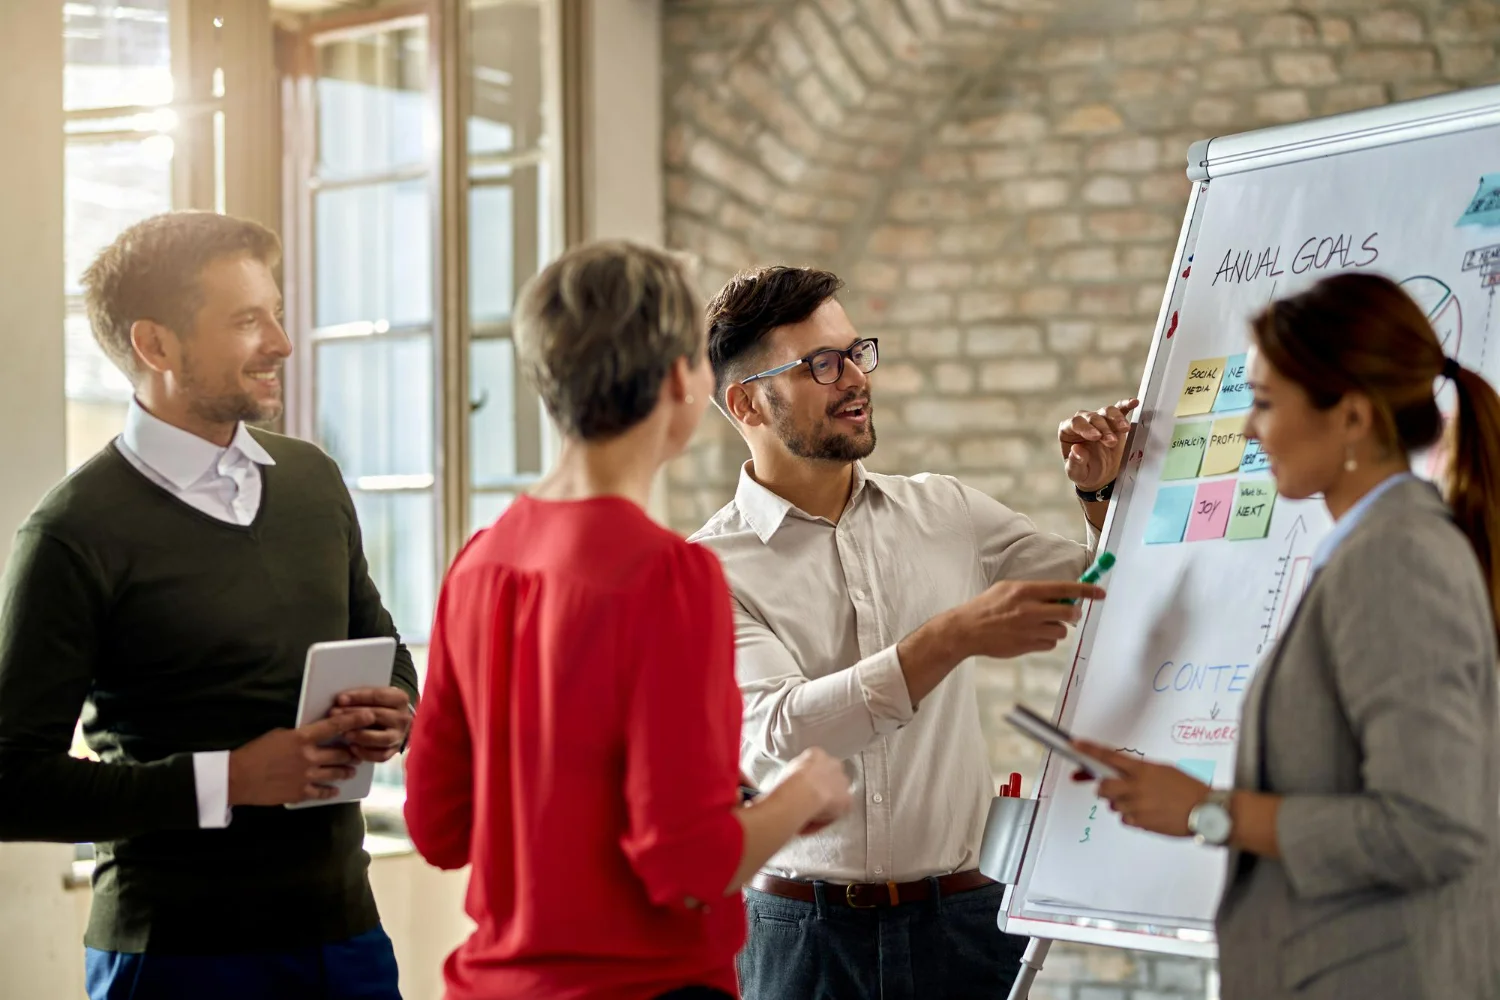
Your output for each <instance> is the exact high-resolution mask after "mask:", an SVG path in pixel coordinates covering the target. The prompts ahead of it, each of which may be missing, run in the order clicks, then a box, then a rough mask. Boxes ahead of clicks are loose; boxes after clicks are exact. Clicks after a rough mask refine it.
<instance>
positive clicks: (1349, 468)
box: [1344, 444, 1359, 472]
mask: <svg viewBox="0 0 1500 1000" xmlns="http://www.w3.org/2000/svg"><path fill="white" fill-rule="evenodd" d="M1357 468H1359V463H1358V462H1356V461H1355V460H1354V445H1352V444H1351V445H1350V446H1349V448H1348V450H1347V451H1345V452H1344V471H1345V472H1353V471H1354V470H1355V469H1357Z"/></svg>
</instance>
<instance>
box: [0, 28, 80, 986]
mask: <svg viewBox="0 0 1500 1000" xmlns="http://www.w3.org/2000/svg"><path fill="white" fill-rule="evenodd" d="M60 29H61V14H60V9H59V7H58V5H57V4H55V3H34V2H31V3H0V67H5V73H6V74H7V77H8V78H9V79H11V80H16V79H24V80H25V81H26V83H25V85H24V86H16V85H15V84H14V83H9V84H6V85H5V86H0V135H3V136H5V137H6V142H7V143H8V144H9V146H10V148H11V149H12V150H13V151H23V152H20V153H12V155H8V156H3V157H0V220H3V221H4V238H3V239H0V353H3V355H4V357H5V363H4V364H0V427H4V428H5V433H3V434H0V469H3V470H4V474H3V475H0V562H3V561H4V559H5V556H6V554H7V553H8V552H9V551H10V543H11V536H12V534H14V532H15V529H16V527H17V526H18V525H19V524H20V523H21V521H22V519H24V518H25V516H26V514H27V512H29V511H30V510H31V508H32V506H33V505H34V504H35V503H36V501H37V500H38V499H40V498H41V496H42V494H43V493H45V492H46V491H47V489H48V487H50V486H51V485H52V484H53V483H54V482H56V481H57V480H58V479H59V478H61V476H62V474H63V339H62V329H63V302H62V283H63V239H62V219H63V214H62V167H63V153H62V32H61V30H60ZM72 855H73V849H72V847H71V846H68V845H60V844H0V1000H12V998H14V1000H30V998H33V997H35V998H49V1000H50V998H51V997H56V996H62V997H69V996H77V995H81V993H82V989H83V970H82V963H81V961H80V959H81V956H82V952H81V950H80V946H79V945H78V943H77V938H76V937H75V936H74V935H73V926H74V923H75V920H74V916H73V901H72V900H71V899H69V898H68V896H67V895H66V894H65V893H64V892H63V889H62V876H63V874H64V873H65V872H66V871H67V870H68V862H69V861H70V860H71V859H72Z"/></svg>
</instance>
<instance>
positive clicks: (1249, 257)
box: [1210, 233, 1380, 285]
mask: <svg viewBox="0 0 1500 1000" xmlns="http://www.w3.org/2000/svg"><path fill="white" fill-rule="evenodd" d="M1379 235H1380V234H1379V233H1371V234H1370V235H1369V236H1366V237H1365V238H1364V242H1362V243H1360V244H1359V245H1358V246H1355V245H1354V237H1353V236H1352V235H1347V234H1341V235H1339V236H1310V237H1308V238H1307V240H1306V241H1305V242H1304V243H1303V244H1302V245H1301V246H1300V247H1298V248H1297V252H1296V253H1294V254H1292V255H1291V256H1290V258H1289V260H1288V261H1287V264H1288V265H1290V267H1291V270H1292V273H1293V274H1305V273H1307V272H1308V271H1323V270H1327V269H1328V268H1330V267H1332V268H1335V269H1336V270H1343V269H1344V268H1349V267H1369V266H1370V265H1371V264H1373V263H1375V262H1376V261H1377V260H1379V259H1380V251H1379V250H1378V249H1376V247H1375V237H1377V236H1379ZM1281 254H1282V248H1281V247H1279V246H1275V247H1265V248H1263V249H1259V250H1254V249H1252V250H1226V251H1224V260H1223V261H1222V262H1221V263H1220V264H1219V269H1218V270H1217V271H1215V272H1214V280H1213V281H1212V282H1210V284H1214V285H1217V284H1218V283H1219V282H1220V281H1221V280H1222V281H1223V282H1224V283H1225V284H1227V285H1239V284H1244V283H1247V282H1251V281H1258V280H1259V279H1261V278H1279V277H1280V276H1281V275H1283V274H1285V273H1286V268H1285V267H1283V266H1282V261H1281Z"/></svg>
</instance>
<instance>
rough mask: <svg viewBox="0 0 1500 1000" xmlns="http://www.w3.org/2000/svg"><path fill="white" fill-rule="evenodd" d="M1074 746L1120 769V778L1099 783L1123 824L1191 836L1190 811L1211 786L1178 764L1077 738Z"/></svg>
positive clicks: (1082, 777) (1085, 776) (1081, 776)
mask: <svg viewBox="0 0 1500 1000" xmlns="http://www.w3.org/2000/svg"><path fill="white" fill-rule="evenodd" d="M1073 745H1074V746H1075V747H1077V748H1078V749H1079V750H1081V751H1082V752H1083V753H1085V754H1087V755H1088V756H1090V757H1092V758H1094V759H1095V760H1097V761H1101V762H1102V763H1105V764H1108V765H1109V766H1110V767H1113V768H1114V769H1115V770H1116V771H1119V772H1120V777H1118V778H1106V779H1104V780H1102V781H1100V782H1099V796H1100V797H1101V798H1103V799H1106V800H1108V802H1109V807H1110V808H1111V809H1113V810H1114V811H1115V812H1117V813H1119V814H1120V821H1121V822H1122V823H1124V824H1125V825H1126V826H1133V827H1138V828H1139V829H1142V830H1150V831H1151V832H1152V833H1161V834H1165V835H1166V836H1168V837H1186V836H1188V834H1189V831H1188V813H1190V812H1192V811H1193V807H1194V806H1196V805H1198V804H1199V803H1201V802H1202V801H1203V800H1204V799H1205V798H1207V797H1208V793H1209V792H1210V791H1212V789H1211V788H1210V787H1209V786H1208V785H1205V784H1204V783H1203V782H1201V781H1199V780H1198V779H1197V778H1194V777H1192V776H1191V775H1189V774H1184V773H1183V772H1182V771H1179V770H1178V769H1177V768H1175V767H1170V766H1168V765H1166V764H1153V763H1150V762H1149V761H1144V760H1141V759H1139V758H1138V757H1136V756H1135V755H1133V754H1128V753H1119V752H1117V751H1115V750H1110V749H1107V748H1105V747H1102V746H1100V745H1099V744H1097V743H1089V742H1087V741H1085V740H1075V741H1074V742H1073ZM1089 777H1090V776H1089V775H1088V774H1087V773H1086V772H1084V771H1078V772H1076V773H1075V774H1074V775H1073V780H1075V781H1084V780H1088V779H1089Z"/></svg>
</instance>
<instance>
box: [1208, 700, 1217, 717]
mask: <svg viewBox="0 0 1500 1000" xmlns="http://www.w3.org/2000/svg"><path fill="white" fill-rule="evenodd" d="M1208 717H1209V718H1210V719H1217V718H1218V717H1219V703H1218V702H1214V707H1213V708H1212V709H1210V710H1209V713H1208Z"/></svg>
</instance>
